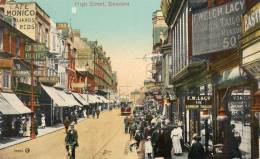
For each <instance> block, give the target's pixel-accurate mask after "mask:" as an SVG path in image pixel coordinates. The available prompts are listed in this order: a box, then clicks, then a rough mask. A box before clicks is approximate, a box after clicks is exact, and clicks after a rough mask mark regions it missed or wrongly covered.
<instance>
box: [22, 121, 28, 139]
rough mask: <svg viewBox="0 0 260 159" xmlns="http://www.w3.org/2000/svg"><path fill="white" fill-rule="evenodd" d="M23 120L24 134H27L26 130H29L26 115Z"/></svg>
mask: <svg viewBox="0 0 260 159" xmlns="http://www.w3.org/2000/svg"><path fill="white" fill-rule="evenodd" d="M22 119H23V120H22V121H23V122H22V127H23V136H26V134H27V133H26V132H27V119H26V117H23V118H22Z"/></svg>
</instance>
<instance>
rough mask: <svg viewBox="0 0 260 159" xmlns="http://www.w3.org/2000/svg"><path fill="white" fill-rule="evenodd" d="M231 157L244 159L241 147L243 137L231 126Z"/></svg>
mask: <svg viewBox="0 0 260 159" xmlns="http://www.w3.org/2000/svg"><path fill="white" fill-rule="evenodd" d="M231 130H232V132H231V157H232V158H242V154H241V151H240V150H239V146H240V144H241V136H240V134H239V132H238V131H236V129H235V125H234V124H232V125H231Z"/></svg>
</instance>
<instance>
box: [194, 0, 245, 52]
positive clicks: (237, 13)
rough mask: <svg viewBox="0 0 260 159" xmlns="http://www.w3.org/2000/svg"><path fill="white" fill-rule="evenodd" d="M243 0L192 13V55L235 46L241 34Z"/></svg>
mask: <svg viewBox="0 0 260 159" xmlns="http://www.w3.org/2000/svg"><path fill="white" fill-rule="evenodd" d="M244 10H245V4H244V0H236V1H231V2H229V3H226V4H224V5H221V6H218V7H214V8H211V9H206V10H203V11H199V12H197V13H194V14H193V15H192V51H193V55H202V54H207V53H213V52H217V51H222V50H227V49H231V48H236V47H237V46H238V40H239V38H240V34H241V27H240V26H241V16H242V14H243V12H244Z"/></svg>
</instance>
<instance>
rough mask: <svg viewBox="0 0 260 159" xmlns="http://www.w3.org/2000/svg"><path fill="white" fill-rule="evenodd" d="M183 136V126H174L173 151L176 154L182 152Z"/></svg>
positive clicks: (172, 134) (172, 136)
mask: <svg viewBox="0 0 260 159" xmlns="http://www.w3.org/2000/svg"><path fill="white" fill-rule="evenodd" d="M181 138H182V130H181V128H180V129H179V128H177V127H174V128H173V130H172V132H171V139H172V145H173V152H174V154H175V155H180V154H181V153H182V148H181V141H180V140H181Z"/></svg>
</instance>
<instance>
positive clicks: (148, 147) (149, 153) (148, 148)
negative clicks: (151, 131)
mask: <svg viewBox="0 0 260 159" xmlns="http://www.w3.org/2000/svg"><path fill="white" fill-rule="evenodd" d="M144 149H145V154H146V156H147V157H148V159H152V154H153V146H152V142H151V136H148V137H147V140H146V141H145V143H144Z"/></svg>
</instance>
